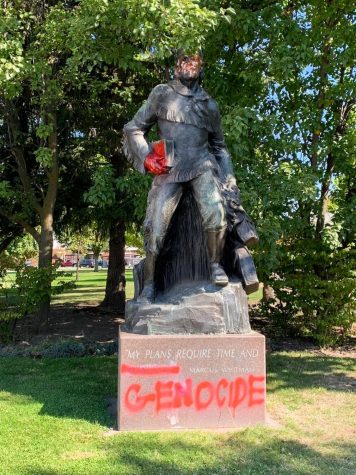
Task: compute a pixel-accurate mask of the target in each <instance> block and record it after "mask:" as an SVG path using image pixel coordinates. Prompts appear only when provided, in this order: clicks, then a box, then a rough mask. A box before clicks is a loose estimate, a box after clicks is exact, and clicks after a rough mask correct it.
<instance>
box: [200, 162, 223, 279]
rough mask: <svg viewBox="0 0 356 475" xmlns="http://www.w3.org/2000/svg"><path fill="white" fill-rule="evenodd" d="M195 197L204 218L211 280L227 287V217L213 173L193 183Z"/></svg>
mask: <svg viewBox="0 0 356 475" xmlns="http://www.w3.org/2000/svg"><path fill="white" fill-rule="evenodd" d="M191 185H192V188H193V193H194V197H195V199H196V201H197V204H198V206H199V210H200V214H201V216H202V221H203V228H204V231H205V235H206V240H207V246H208V254H209V259H210V268H211V279H212V282H213V283H214V284H215V285H227V284H228V283H229V279H228V277H227V275H226V273H225V271H224V269H223V267H222V266H221V264H220V262H221V259H222V257H223V251H224V245H225V236H226V217H225V209H224V203H223V199H222V196H221V193H220V190H219V186H218V183H217V179H216V178H215V176H214V174H213V171H210V170H209V171H207V172H205V173H203V174H202V175H200V176H198V177H197V178H195V179H194V180H192V182H191Z"/></svg>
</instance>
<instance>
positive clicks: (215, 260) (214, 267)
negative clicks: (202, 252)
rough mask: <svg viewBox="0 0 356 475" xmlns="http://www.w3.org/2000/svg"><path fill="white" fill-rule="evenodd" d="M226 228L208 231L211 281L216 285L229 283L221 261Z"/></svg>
mask: <svg viewBox="0 0 356 475" xmlns="http://www.w3.org/2000/svg"><path fill="white" fill-rule="evenodd" d="M225 234H226V229H225V228H224V229H222V230H220V231H207V232H206V237H207V244H208V254H209V259H210V271H211V281H212V282H213V284H215V285H220V286H225V285H227V284H228V283H229V278H228V276H227V275H226V272H225V271H224V269H223V267H222V265H221V264H220V261H221V259H222V254H223V250H224V245H225Z"/></svg>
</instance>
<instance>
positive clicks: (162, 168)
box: [144, 141, 168, 175]
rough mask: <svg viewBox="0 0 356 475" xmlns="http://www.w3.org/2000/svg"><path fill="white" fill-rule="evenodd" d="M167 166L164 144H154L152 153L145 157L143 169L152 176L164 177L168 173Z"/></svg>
mask: <svg viewBox="0 0 356 475" xmlns="http://www.w3.org/2000/svg"><path fill="white" fill-rule="evenodd" d="M167 164H168V162H167V159H166V157H165V148H164V143H163V142H162V141H161V142H155V143H154V144H153V150H152V152H151V153H149V154H148V155H147V157H146V160H145V162H144V167H145V169H146V170H147V171H148V172H150V173H153V175H164V174H165V173H167V171H168V167H167Z"/></svg>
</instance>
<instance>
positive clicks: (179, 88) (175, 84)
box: [168, 79, 209, 101]
mask: <svg viewBox="0 0 356 475" xmlns="http://www.w3.org/2000/svg"><path fill="white" fill-rule="evenodd" d="M168 86H170V87H171V88H172V89H173V90H174V91H175V92H176V93H177V94H180V95H181V96H192V97H194V98H195V99H199V100H201V101H206V100H207V99H209V95H208V94H207V93H206V92H205V91H204V89H203V88H202V87H200V86H198V88H197V89H196V90H195V91H194V92H193V91H192V90H191V89H189V87H187V86H185V85H184V84H182V83H181V82H180V81H179V80H178V79H174V80H173V81H170V82H169V83H168Z"/></svg>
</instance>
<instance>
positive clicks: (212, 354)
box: [118, 330, 266, 431]
mask: <svg viewBox="0 0 356 475" xmlns="http://www.w3.org/2000/svg"><path fill="white" fill-rule="evenodd" d="M265 382H266V366H265V338H264V336H263V335H261V334H259V333H256V332H251V333H248V334H244V335H238V334H226V335H138V334H133V333H127V332H124V331H122V330H120V331H119V395H118V428H119V430H121V431H141V430H178V429H204V428H209V429H219V428H235V427H244V426H251V425H256V424H261V423H264V422H265V417H266V407H265V406H266V404H265V402H266V384H265Z"/></svg>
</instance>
